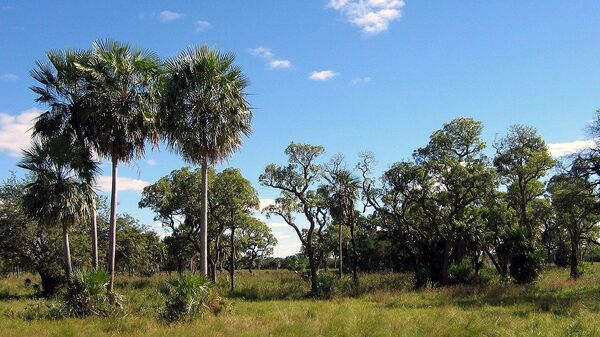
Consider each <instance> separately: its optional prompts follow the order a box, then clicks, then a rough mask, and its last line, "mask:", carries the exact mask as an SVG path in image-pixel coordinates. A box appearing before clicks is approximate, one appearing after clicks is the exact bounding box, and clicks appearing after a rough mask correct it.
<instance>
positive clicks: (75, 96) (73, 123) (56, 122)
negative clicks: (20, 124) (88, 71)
mask: <svg viewBox="0 0 600 337" xmlns="http://www.w3.org/2000/svg"><path fill="white" fill-rule="evenodd" d="M46 56H47V58H48V62H45V63H43V62H36V68H35V69H33V70H32V71H31V76H32V77H33V79H34V80H36V81H37V82H38V84H37V85H34V86H32V87H31V90H32V91H33V92H34V93H35V94H36V102H38V103H41V104H44V105H46V106H48V110H47V111H45V112H44V113H42V114H40V116H39V117H38V118H37V119H36V121H35V124H34V126H33V136H34V137H39V138H40V139H45V140H48V139H49V138H52V137H55V136H56V135H57V134H59V133H70V134H72V135H74V136H75V137H76V139H77V141H78V142H79V144H80V145H82V146H86V147H91V142H90V136H89V135H90V128H93V125H90V123H89V122H88V116H89V113H90V109H89V106H90V98H91V97H90V96H89V93H88V91H87V87H88V85H87V82H86V77H85V74H84V73H83V72H82V70H81V65H83V64H87V63H88V62H89V60H90V58H91V53H90V52H89V51H87V50H71V49H66V50H64V51H50V52H47V53H46ZM88 183H91V181H90V182H88ZM90 223H91V231H90V232H91V238H92V263H93V267H94V269H97V268H98V226H97V222H96V201H95V199H94V202H93V204H92V215H91V219H90Z"/></svg>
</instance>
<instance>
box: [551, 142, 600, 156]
mask: <svg viewBox="0 0 600 337" xmlns="http://www.w3.org/2000/svg"><path fill="white" fill-rule="evenodd" d="M597 146H598V145H597V143H596V141H595V140H593V139H589V140H576V141H572V142H566V143H554V144H548V150H549V151H550V154H551V155H552V157H554V158H559V157H563V156H567V155H570V154H575V153H578V152H581V151H583V150H587V149H595V148H596V147H597Z"/></svg>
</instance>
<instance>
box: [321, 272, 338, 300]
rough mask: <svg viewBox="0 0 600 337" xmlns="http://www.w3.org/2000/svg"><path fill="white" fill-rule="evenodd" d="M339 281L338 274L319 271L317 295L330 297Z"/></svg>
mask: <svg viewBox="0 0 600 337" xmlns="http://www.w3.org/2000/svg"><path fill="white" fill-rule="evenodd" d="M336 283H337V276H335V275H333V274H329V273H319V275H317V292H318V293H317V295H318V296H319V297H323V298H328V297H331V295H333V292H334V290H335V286H336Z"/></svg>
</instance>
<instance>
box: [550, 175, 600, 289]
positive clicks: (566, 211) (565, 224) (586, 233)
mask: <svg viewBox="0 0 600 337" xmlns="http://www.w3.org/2000/svg"><path fill="white" fill-rule="evenodd" d="M548 190H549V191H550V193H551V194H552V206H554V208H555V210H556V213H557V223H558V225H559V226H560V227H561V228H562V229H564V230H565V231H566V232H567V233H568V235H569V241H570V242H571V253H570V261H569V262H570V266H571V272H570V277H571V278H572V279H576V278H578V277H579V276H581V272H580V268H579V267H580V266H579V257H580V255H581V247H582V245H583V244H589V243H590V242H594V243H595V242H596V241H597V237H598V234H599V233H600V232H599V230H600V227H599V226H598V221H599V220H600V214H599V210H600V209H599V205H598V200H597V197H596V195H595V193H594V190H593V188H592V186H591V185H590V184H589V183H588V182H587V181H586V180H585V179H582V178H581V177H578V176H576V175H573V174H570V173H561V174H558V175H555V176H554V177H552V179H551V180H550V183H549V186H548Z"/></svg>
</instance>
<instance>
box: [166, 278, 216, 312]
mask: <svg viewBox="0 0 600 337" xmlns="http://www.w3.org/2000/svg"><path fill="white" fill-rule="evenodd" d="M161 292H162V293H163V295H164V296H165V298H166V301H165V307H164V309H163V310H162V312H161V313H160V316H161V318H162V319H163V320H164V321H166V322H168V323H174V322H179V321H186V320H191V319H193V318H195V317H198V316H202V315H203V314H204V312H205V311H206V310H208V311H210V312H213V313H215V314H216V313H219V312H220V311H222V309H223V307H224V306H225V303H224V301H223V299H222V298H221V297H220V296H219V295H218V293H217V292H216V291H215V290H214V288H213V285H212V283H211V282H210V281H209V280H208V278H207V277H206V276H204V275H201V274H196V275H194V274H189V273H188V274H184V275H182V276H180V277H179V278H177V279H175V280H173V281H171V282H169V283H166V284H165V285H164V286H163V287H162V289H161Z"/></svg>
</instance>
